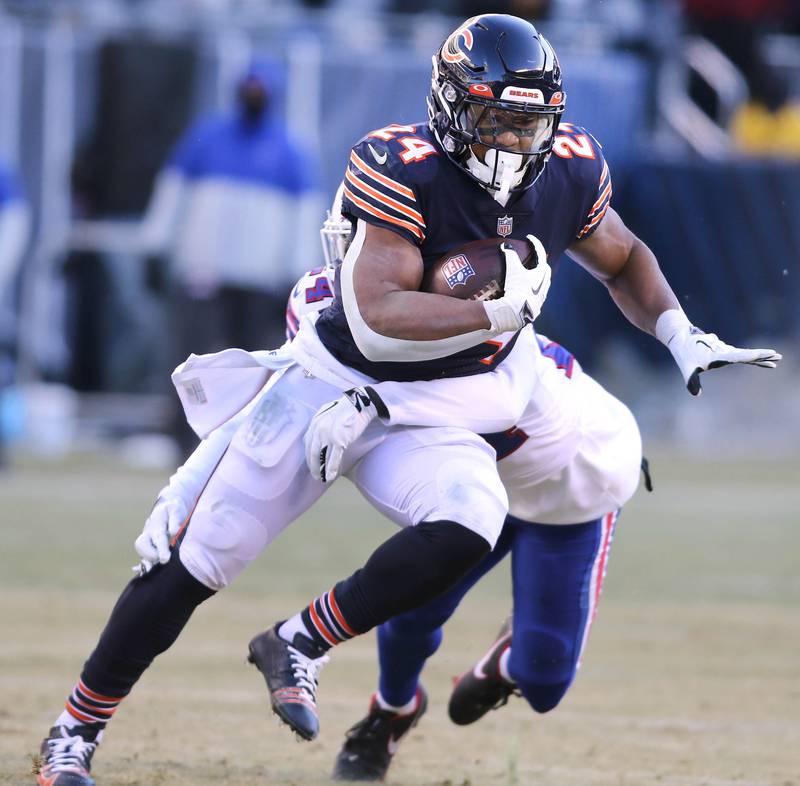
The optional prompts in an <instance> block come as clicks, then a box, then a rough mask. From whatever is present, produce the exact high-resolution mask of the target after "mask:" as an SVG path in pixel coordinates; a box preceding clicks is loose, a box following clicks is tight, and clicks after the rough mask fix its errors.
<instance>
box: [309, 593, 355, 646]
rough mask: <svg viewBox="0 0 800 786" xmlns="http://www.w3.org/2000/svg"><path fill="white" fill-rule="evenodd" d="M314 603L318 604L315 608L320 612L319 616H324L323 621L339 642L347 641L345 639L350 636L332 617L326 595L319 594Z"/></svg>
mask: <svg viewBox="0 0 800 786" xmlns="http://www.w3.org/2000/svg"><path fill="white" fill-rule="evenodd" d="M315 603H316V604H318V605H317V610H318V612H319V613H320V616H322V617H324V619H325V621H326V622H327V623H328V627H329V628H330V629H331V630H332V631H333V633H334V635H335V636H336V638H337V639H338V640H339V642H342V641H347V639H349V638H351V637H350V636H348V635H347V633H345V632H344V630H343V629H342V626H341V625H340V624H339V623H338V621H337V620H336V618H335V617H334V615H333V611H332V610H331V607H330V603H328V600H327V596H326V595H321V596H320V597H319V598H317V600H316V601H315Z"/></svg>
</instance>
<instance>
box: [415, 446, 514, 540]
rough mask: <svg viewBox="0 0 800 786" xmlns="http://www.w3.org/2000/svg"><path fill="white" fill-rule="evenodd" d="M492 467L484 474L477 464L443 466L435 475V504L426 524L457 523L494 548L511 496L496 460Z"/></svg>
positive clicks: (458, 461) (461, 462) (457, 462)
mask: <svg viewBox="0 0 800 786" xmlns="http://www.w3.org/2000/svg"><path fill="white" fill-rule="evenodd" d="M481 458H483V457H481ZM492 465H493V466H492V467H491V468H490V469H491V471H489V470H485V471H484V468H483V467H482V465H481V464H480V463H479V462H475V461H466V460H463V459H458V458H455V459H451V460H450V461H446V462H444V463H443V464H442V465H441V466H440V467H439V468H438V469H437V472H436V503H435V505H434V506H433V508H432V509H431V510H430V511H429V514H428V515H427V516H426V517H425V521H426V522H427V521H437V520H438V521H457V522H458V523H459V524H461V526H463V527H466V528H467V529H469V530H472V532H474V533H476V534H477V535H480V536H481V537H482V538H484V539H485V540H487V541H488V543H489V545H490V546H491V547H492V548H494V545H495V543H496V542H497V539H498V538H499V537H500V532H501V530H502V529H503V524H504V522H505V519H506V515H507V513H508V495H507V494H506V490H505V487H504V486H503V484H502V482H501V481H500V478H499V476H498V475H497V469H496V465H494V459H492Z"/></svg>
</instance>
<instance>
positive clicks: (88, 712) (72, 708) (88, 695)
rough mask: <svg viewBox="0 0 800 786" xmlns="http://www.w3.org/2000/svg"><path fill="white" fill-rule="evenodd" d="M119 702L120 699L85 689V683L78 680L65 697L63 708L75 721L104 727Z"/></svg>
mask: <svg viewBox="0 0 800 786" xmlns="http://www.w3.org/2000/svg"><path fill="white" fill-rule="evenodd" d="M121 701H122V697H119V698H115V697H112V696H105V695H103V694H102V693H97V692H96V691H93V690H92V689H91V688H87V687H86V683H85V682H84V681H83V680H82V679H80V680H78V682H77V684H76V685H75V687H74V688H73V689H72V693H71V694H70V695H69V696H68V697H67V701H66V703H65V705H64V707H65V708H66V710H67V712H68V713H69V714H70V715H72V717H73V718H75V719H76V720H79V721H81V722H83V723H93V724H99V725H101V726H105V725H106V723H108V721H110V720H111V717H112V716H113V715H114V713H115V712H116V711H117V707H118V706H119V703H120V702H121Z"/></svg>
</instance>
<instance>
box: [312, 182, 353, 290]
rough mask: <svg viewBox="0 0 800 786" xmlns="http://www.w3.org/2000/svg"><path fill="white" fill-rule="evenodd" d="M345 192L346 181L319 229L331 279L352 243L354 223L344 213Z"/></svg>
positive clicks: (337, 191)
mask: <svg viewBox="0 0 800 786" xmlns="http://www.w3.org/2000/svg"><path fill="white" fill-rule="evenodd" d="M343 194H344V182H342V183H340V184H339V188H337V189H336V195H335V196H334V197H333V204H331V208H330V210H329V211H328V217H327V218H326V219H325V221H324V222H323V224H322V229H320V231H319V235H320V238H321V240H322V255H323V258H324V259H325V267H326V269H327V271H328V277H329V278H330V279H331V281H333V278H334V275H335V273H336V268H338V267H339V265H340V264H341V262H342V260H343V259H344V255H345V253H346V252H347V247H348V246H349V245H350V233H351V230H352V225H351V224H350V222H349V221H348V220H347V219H346V218H345V217H344V216H343V215H342V196H343Z"/></svg>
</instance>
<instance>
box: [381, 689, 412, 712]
mask: <svg viewBox="0 0 800 786" xmlns="http://www.w3.org/2000/svg"><path fill="white" fill-rule="evenodd" d="M375 701H377V702H378V706H379V707H380V708H381V709H382V710H388V711H389V712H394V713H397V714H398V715H410V714H411V713H412V712H414V710H415V709H416V708H417V694H416V692H415V693H414V695H413V696H412V697H411V701H407V702H406V703H405V704H403V705H402V706H400V707H398V706H396V705H395V704H389V702H388V701H386V699H384V698H383V696H381V692H380V691H378V692H377V693H376V694H375Z"/></svg>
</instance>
